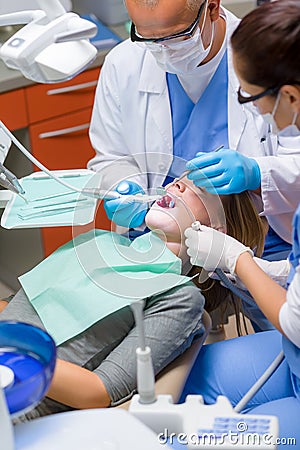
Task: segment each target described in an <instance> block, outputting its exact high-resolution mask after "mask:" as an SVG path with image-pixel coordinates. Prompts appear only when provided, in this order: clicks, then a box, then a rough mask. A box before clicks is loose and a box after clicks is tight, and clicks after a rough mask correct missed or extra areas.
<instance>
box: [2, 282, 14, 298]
mask: <svg viewBox="0 0 300 450" xmlns="http://www.w3.org/2000/svg"><path fill="white" fill-rule="evenodd" d="M12 293H13V291H12V290H11V289H10V288H9V287H8V286H6V285H5V284H3V283H2V282H1V281H0V300H1V299H2V298H5V297H8V296H9V295H10V294H12Z"/></svg>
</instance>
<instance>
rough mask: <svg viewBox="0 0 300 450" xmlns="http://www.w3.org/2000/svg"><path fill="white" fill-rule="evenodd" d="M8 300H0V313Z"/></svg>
mask: <svg viewBox="0 0 300 450" xmlns="http://www.w3.org/2000/svg"><path fill="white" fill-rule="evenodd" d="M7 305H8V302H7V301H6V300H0V313H1V312H2V311H3V310H4V308H6V306H7Z"/></svg>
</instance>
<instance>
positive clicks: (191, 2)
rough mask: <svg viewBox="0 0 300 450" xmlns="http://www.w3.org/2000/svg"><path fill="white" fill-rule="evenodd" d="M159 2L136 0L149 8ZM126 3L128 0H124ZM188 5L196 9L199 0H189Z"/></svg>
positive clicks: (193, 9)
mask: <svg viewBox="0 0 300 450" xmlns="http://www.w3.org/2000/svg"><path fill="white" fill-rule="evenodd" d="M204 1H205V0H204ZM159 2H160V0H135V3H139V4H140V5H143V6H146V7H149V8H154V7H155V6H157V5H158V4H159ZM124 3H125V6H126V0H124ZM186 6H187V7H188V9H190V10H191V11H195V10H196V9H198V8H199V6H200V4H199V0H187V2H186Z"/></svg>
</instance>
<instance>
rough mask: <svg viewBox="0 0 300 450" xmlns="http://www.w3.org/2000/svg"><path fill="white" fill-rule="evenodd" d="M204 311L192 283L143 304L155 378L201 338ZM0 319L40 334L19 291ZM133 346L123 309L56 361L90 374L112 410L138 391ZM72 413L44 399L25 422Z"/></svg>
mask: <svg viewBox="0 0 300 450" xmlns="http://www.w3.org/2000/svg"><path fill="white" fill-rule="evenodd" d="M203 308H204V297H203V295H202V294H201V292H200V290H199V289H198V288H197V287H196V286H195V285H194V284H193V283H187V284H185V285H183V286H179V287H175V288H173V289H170V290H169V291H167V292H165V293H163V294H158V295H155V296H152V297H149V298H147V299H146V306H145V310H144V327H145V335H146V345H148V346H149V347H150V348H151V353H152V358H153V365H154V371H155V374H158V373H159V372H160V371H161V370H162V369H163V368H164V367H165V366H167V365H168V364H169V363H170V362H171V361H173V360H174V359H175V358H176V357H177V356H179V355H180V354H181V353H183V352H184V351H185V350H186V349H187V348H188V347H189V346H190V345H191V343H192V342H193V340H194V339H197V338H199V337H200V336H201V335H202V334H203V332H204V328H203V325H202V321H201V317H202V312H203ZM0 320H18V321H22V322H27V323H30V324H32V325H36V326H39V327H41V328H43V329H44V326H43V324H42V322H41V320H40V318H39V316H38V315H37V313H36V311H35V310H34V308H33V307H32V305H31V303H30V302H29V300H28V298H27V296H26V294H25V293H24V291H23V290H20V291H19V292H18V293H17V294H16V295H15V297H14V298H13V299H12V300H11V301H10V303H9V304H8V306H7V307H6V308H5V309H4V311H3V312H2V313H1V314H0ZM137 346H138V336H137V329H136V327H135V323H134V318H133V314H132V312H131V309H130V307H125V308H123V309H121V310H120V311H117V312H115V313H113V314H111V315H109V316H107V317H106V318H104V319H102V320H100V321H98V322H97V323H96V324H94V325H93V326H91V327H90V328H88V329H87V330H85V331H84V332H83V333H81V334H80V335H78V336H76V337H74V338H72V339H70V340H69V341H67V342H65V343H63V344H61V345H60V346H58V348H57V357H58V358H60V359H63V360H66V361H69V362H72V363H74V364H77V365H79V366H82V367H85V368H86V369H88V370H91V371H94V372H95V373H96V374H97V375H98V376H99V377H100V379H101V380H102V382H103V383H104V385H105V387H106V389H107V392H108V394H109V396H110V398H111V406H115V405H117V404H120V403H122V402H124V401H126V400H128V399H129V398H131V397H132V395H133V394H134V393H135V392H136V354H135V350H136V347H137ZM71 409H72V408H70V407H68V406H66V405H63V404H61V403H58V402H56V401H54V400H51V399H49V398H47V397H46V398H45V399H43V400H42V402H41V403H40V404H39V405H38V406H37V407H36V408H35V409H34V410H32V411H30V412H29V413H27V414H26V419H25V420H29V419H32V418H35V417H40V416H44V415H48V414H52V413H56V412H63V411H69V410H71Z"/></svg>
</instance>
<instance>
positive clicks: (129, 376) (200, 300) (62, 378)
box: [0, 178, 265, 419]
mask: <svg viewBox="0 0 300 450" xmlns="http://www.w3.org/2000/svg"><path fill="white" fill-rule="evenodd" d="M168 193H169V195H167V196H165V197H164V198H163V199H162V200H159V201H158V202H156V203H155V204H154V205H153V206H152V207H151V208H150V210H149V211H148V214H147V216H146V223H147V226H148V227H149V228H150V229H151V230H153V231H152V232H153V233H154V235H155V236H159V237H160V238H161V239H162V241H163V242H165V244H166V247H167V248H168V249H169V251H171V252H172V253H173V254H175V255H176V256H177V257H178V258H180V260H181V262H182V273H183V274H186V275H187V274H189V275H193V274H194V273H197V272H198V271H199V268H194V267H191V266H190V264H189V257H188V256H187V253H186V248H185V245H184V240H185V239H184V230H185V229H186V228H187V227H188V226H190V224H191V223H192V221H194V220H199V221H200V222H201V223H203V224H205V225H208V226H212V227H214V228H217V229H219V230H221V231H224V232H227V233H228V234H230V235H232V236H234V237H235V238H237V239H239V240H240V241H241V242H243V243H244V244H245V245H248V246H250V247H251V248H252V249H255V250H256V253H257V254H259V253H260V252H261V250H262V248H263V236H264V234H265V229H264V225H263V223H262V222H261V220H260V218H259V217H258V215H257V213H256V212H255V208H254V207H253V205H252V202H251V199H250V197H249V196H248V194H247V193H243V194H239V195H234V196H226V197H224V198H222V199H221V200H222V201H220V200H219V199H218V197H217V196H214V195H211V194H208V193H207V192H206V191H205V190H199V189H198V188H196V187H195V186H194V185H191V183H190V182H189V181H188V180H187V179H186V178H185V179H183V180H182V181H180V182H176V180H175V182H174V183H173V184H172V185H169V187H168ZM99 251H100V252H101V248H99ZM203 280H204V282H203V283H202V282H201V280H200V282H201V286H202V287H203V292H202V293H201V290H200V289H199V280H198V277H197V279H195V278H194V279H193V282H191V281H188V282H187V283H185V284H183V285H180V286H174V287H173V288H171V289H169V290H168V291H167V292H164V293H158V294H156V295H153V296H150V297H148V298H146V299H145V300H146V304H145V310H144V325H145V334H146V343H147V345H149V346H150V347H151V350H152V357H153V364H154V371H155V374H158V373H159V372H160V371H161V370H162V369H163V368H164V367H165V366H167V365H168V364H169V363H170V362H171V361H172V360H174V359H175V358H176V357H177V356H179V355H180V354H181V353H182V352H184V351H185V350H186V349H187V348H188V347H189V346H190V345H191V343H192V342H193V341H194V340H195V339H197V338H199V337H200V336H201V335H202V333H203V325H202V322H201V316H202V312H203V308H204V301H206V304H205V305H206V306H205V307H206V309H208V310H213V309H214V308H215V307H216V306H218V305H219V304H220V302H222V301H223V300H224V299H225V298H227V294H228V292H227V290H226V289H225V288H223V287H222V286H220V285H219V284H218V282H215V281H212V280H210V279H206V278H203ZM204 297H205V298H204ZM82 301H88V299H85V298H83V299H82ZM4 303H5V302H2V305H4ZM49 307H51V289H50V291H49ZM0 320H19V321H23V322H28V323H31V324H33V325H36V326H39V327H41V328H45V327H44V325H43V323H42V322H41V320H40V318H39V316H38V314H37V313H36V311H35V309H34V308H33V306H32V305H31V303H30V302H29V300H28V298H27V296H26V294H25V292H24V291H23V290H22V289H21V290H20V291H19V292H18V293H17V294H16V295H15V297H14V298H13V299H12V300H11V301H10V302H9V303H8V305H7V306H6V308H5V309H3V311H2V313H1V316H0ZM136 347H137V330H136V327H135V324H134V319H133V315H132V313H131V310H130V307H125V308H122V309H120V310H118V311H116V312H114V313H113V314H110V315H109V316H107V317H105V318H104V319H102V320H99V321H98V322H96V323H95V324H94V325H92V326H91V327H89V328H88V329H87V330H85V331H83V332H82V333H80V334H79V335H77V336H75V337H73V338H72V339H69V340H68V341H66V342H64V343H62V344H61V345H59V346H58V347H57V356H58V359H57V364H56V368H55V373H54V377H53V381H52V384H51V386H50V389H49V391H48V393H47V397H46V398H45V399H44V400H43V401H42V402H41V403H40V404H39V405H38V406H37V407H36V408H35V409H34V410H32V411H30V412H29V413H27V415H26V418H27V419H32V418H35V417H39V416H44V415H48V414H51V413H56V412H62V411H67V410H71V409H86V408H99V407H108V406H115V405H117V404H119V403H122V402H124V401H126V400H128V399H129V398H131V396H132V395H133V394H134V393H135V390H136V360H135V349H136Z"/></svg>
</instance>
